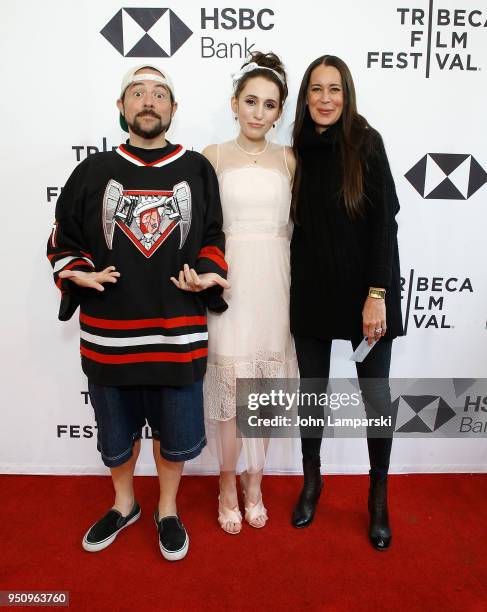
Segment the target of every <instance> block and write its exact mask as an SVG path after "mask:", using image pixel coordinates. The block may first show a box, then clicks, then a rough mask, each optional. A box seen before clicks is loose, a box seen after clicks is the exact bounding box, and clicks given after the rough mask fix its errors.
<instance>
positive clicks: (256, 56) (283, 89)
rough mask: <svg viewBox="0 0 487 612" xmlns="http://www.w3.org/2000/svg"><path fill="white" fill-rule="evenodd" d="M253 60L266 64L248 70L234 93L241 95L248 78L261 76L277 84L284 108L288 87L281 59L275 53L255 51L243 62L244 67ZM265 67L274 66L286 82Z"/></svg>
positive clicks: (236, 85) (237, 84) (237, 95)
mask: <svg viewBox="0 0 487 612" xmlns="http://www.w3.org/2000/svg"><path fill="white" fill-rule="evenodd" d="M252 62H255V63H256V64H258V65H259V66H264V68H263V69H262V68H256V69H255V70H251V71H250V72H246V73H245V74H244V75H243V76H242V77H241V78H240V79H239V80H238V81H237V82H236V84H235V90H234V93H233V95H234V96H235V97H236V98H238V97H239V95H240V94H241V93H242V90H243V88H244V87H245V83H247V81H248V80H250V79H253V78H254V77H258V76H261V77H264V78H265V79H267V80H268V81H271V82H272V83H275V84H276V85H277V87H278V89H279V107H280V108H282V107H283V105H284V102H285V101H286V98H287V94H288V89H287V78H286V71H285V70H284V66H283V64H282V62H281V60H280V59H279V57H278V56H277V55H276V54H275V53H262V52H261V51H254V52H253V53H251V54H250V57H249V59H248V61H246V62H245V64H242V68H244V67H245V66H247V65H248V64H250V63H252ZM265 68H272V70H275V71H276V72H278V73H279V74H280V75H281V76H282V78H283V81H284V82H282V81H281V80H280V79H279V77H278V76H276V75H275V74H274V73H272V72H271V71H270V70H266V69H265Z"/></svg>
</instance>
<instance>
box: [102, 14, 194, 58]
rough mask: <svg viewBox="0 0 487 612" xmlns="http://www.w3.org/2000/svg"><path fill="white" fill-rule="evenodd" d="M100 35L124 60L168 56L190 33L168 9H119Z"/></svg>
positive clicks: (172, 53)
mask: <svg viewBox="0 0 487 612" xmlns="http://www.w3.org/2000/svg"><path fill="white" fill-rule="evenodd" d="M100 34H101V35H102V36H103V37H104V38H106V40H107V41H108V42H109V43H110V44H111V45H112V46H113V47H115V49H116V50H117V51H118V52H119V53H120V55H123V56H124V57H171V56H172V55H174V54H175V53H176V51H178V49H179V48H180V47H181V46H182V45H183V44H184V43H185V42H186V41H187V40H188V38H189V37H190V36H191V35H192V34H193V32H192V31H191V30H190V29H189V28H188V26H187V25H186V24H185V23H183V22H182V21H181V19H180V18H179V17H178V16H177V15H176V13H175V12H174V11H172V10H171V9H169V8H139V7H136V8H122V9H120V10H119V11H118V13H116V14H115V15H114V17H112V19H110V21H109V22H108V23H107V24H106V26H105V27H104V28H103V29H102V30H101V31H100Z"/></svg>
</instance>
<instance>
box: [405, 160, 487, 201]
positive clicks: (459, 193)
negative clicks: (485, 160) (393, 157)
mask: <svg viewBox="0 0 487 612" xmlns="http://www.w3.org/2000/svg"><path fill="white" fill-rule="evenodd" d="M404 176H405V177H406V179H407V180H408V181H409V182H410V183H411V185H412V186H413V187H414V188H415V189H416V191H417V192H418V193H419V195H420V196H421V197H422V198H425V199H426V200H468V198H469V197H470V196H471V195H473V194H474V193H475V192H476V191H478V190H479V189H480V188H481V187H482V186H483V185H484V184H485V183H487V172H486V171H485V170H484V168H482V166H481V165H480V164H479V162H478V161H477V160H476V159H475V158H474V157H473V156H472V155H469V154H468V153H465V154H459V153H427V154H426V155H425V156H424V157H422V158H421V159H420V160H419V161H418V162H417V163H416V164H415V165H414V166H413V167H412V168H411V169H410V170H408V171H407V172H406V174H405V175H404Z"/></svg>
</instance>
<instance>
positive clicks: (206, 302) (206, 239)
mask: <svg viewBox="0 0 487 612" xmlns="http://www.w3.org/2000/svg"><path fill="white" fill-rule="evenodd" d="M47 254H48V258H49V260H50V262H51V265H52V267H53V273H54V281H55V283H56V285H57V287H58V288H59V289H60V291H61V306H60V310H59V318H60V319H61V320H62V321H65V320H67V319H69V318H70V317H71V316H72V315H73V313H74V311H75V310H76V308H77V307H78V305H79V306H80V328H81V329H80V334H81V361H82V367H83V371H84V372H85V374H86V376H87V377H88V379H89V380H91V381H93V382H95V383H98V384H102V385H114V386H120V385H151V384H154V385H175V386H179V385H187V384H191V383H193V382H194V381H197V380H199V379H201V378H202V377H203V375H204V373H205V370H206V357H207V344H208V332H207V327H206V307H208V308H210V309H212V310H217V311H218V310H220V311H221V310H224V309H225V308H226V304H225V302H224V300H223V298H222V297H221V288H219V287H213V288H211V289H208V290H206V291H203V292H201V293H192V292H186V291H183V290H181V289H178V288H177V287H176V286H175V285H174V284H173V283H172V282H171V280H170V277H171V276H175V277H177V275H178V273H179V271H180V270H181V269H182V268H183V265H184V264H185V263H187V264H189V266H190V267H194V268H195V269H196V271H197V272H198V273H205V272H216V273H218V274H220V275H221V276H223V277H225V276H226V270H227V265H226V262H225V258H224V234H223V232H222V211H221V204H220V196H219V192H218V181H217V178H216V175H215V172H214V170H213V168H212V166H211V164H210V163H209V162H208V161H207V160H206V159H205V158H204V157H203V156H202V155H200V154H199V153H195V152H193V151H186V150H185V149H184V148H183V147H182V146H181V145H173V144H168V145H167V146H166V147H164V148H163V149H155V150H154V149H140V148H137V147H133V146H131V145H129V144H125V145H120V146H119V147H118V148H117V150H116V151H109V152H103V153H97V154H95V155H91V156H89V157H88V158H87V159H86V160H84V161H83V162H82V163H80V164H79V165H78V166H77V167H76V168H75V170H74V171H73V173H72V175H71V176H70V178H69V180H68V181H67V183H66V185H65V187H64V189H63V190H62V193H61V195H60V197H59V199H58V202H57V206H56V222H55V224H54V226H53V229H52V233H51V236H50V238H49V241H48V247H47ZM108 266H115V267H116V269H117V270H118V271H119V272H120V278H119V279H118V282H117V283H115V284H111V283H105V285H104V291H103V292H101V291H97V290H96V289H91V288H80V287H78V286H77V285H75V284H74V283H73V282H72V281H70V280H68V279H61V278H59V273H60V272H61V271H62V270H83V271H87V272H91V271H94V270H96V271H101V270H103V269H104V268H106V267H108Z"/></svg>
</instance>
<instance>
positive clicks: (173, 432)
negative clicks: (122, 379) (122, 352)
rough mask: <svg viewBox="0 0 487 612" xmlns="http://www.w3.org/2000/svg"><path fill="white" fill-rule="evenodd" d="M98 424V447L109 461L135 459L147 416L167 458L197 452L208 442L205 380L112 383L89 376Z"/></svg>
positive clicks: (114, 464) (115, 463) (111, 464)
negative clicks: (100, 382)
mask: <svg viewBox="0 0 487 612" xmlns="http://www.w3.org/2000/svg"><path fill="white" fill-rule="evenodd" d="M88 390H89V392H90V401H91V405H92V406H93V410H94V411H95V419H96V424H97V426H98V440H97V448H98V450H99V451H100V453H101V458H102V460H103V463H104V464H105V465H106V466H107V467H118V466H119V465H122V464H123V463H125V462H126V461H128V460H129V459H130V457H131V456H132V447H133V445H134V443H135V441H136V440H138V439H139V438H140V437H141V435H142V428H143V427H144V426H145V424H146V422H147V423H148V424H149V427H150V428H151V429H152V437H153V438H155V439H156V440H160V445H161V456H162V457H163V458H164V459H167V460H168V461H187V460H189V459H194V457H197V456H198V455H199V454H200V453H201V451H202V449H203V447H204V446H205V444H206V436H205V424H204V416H203V381H198V382H196V383H193V384H192V385H186V386H184V387H168V386H157V385H156V386H152V385H147V386H133V387H130V386H129V387H108V386H104V385H97V384H94V383H92V382H88Z"/></svg>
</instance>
